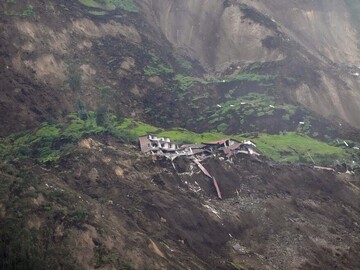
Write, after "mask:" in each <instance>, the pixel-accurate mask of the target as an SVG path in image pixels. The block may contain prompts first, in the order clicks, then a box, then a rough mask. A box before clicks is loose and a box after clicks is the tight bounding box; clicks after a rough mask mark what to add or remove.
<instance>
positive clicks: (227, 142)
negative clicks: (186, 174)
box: [139, 135, 261, 159]
mask: <svg viewBox="0 0 360 270" xmlns="http://www.w3.org/2000/svg"><path fill="white" fill-rule="evenodd" d="M139 142H140V148H141V151H142V152H144V153H149V154H151V155H158V156H166V157H169V158H171V159H174V158H176V157H178V156H197V157H198V158H199V157H202V158H205V157H207V156H210V155H214V154H225V156H226V157H228V158H230V157H232V156H234V155H236V154H238V153H242V154H249V155H255V156H259V155H261V153H260V151H259V150H258V149H257V148H256V145H255V144H254V143H253V142H251V141H243V142H239V141H237V140H234V139H230V138H226V139H221V140H218V141H213V142H203V143H201V144H196V143H195V144H183V145H181V146H179V145H177V144H176V143H173V142H171V141H170V139H169V138H163V137H157V136H154V135H144V136H141V137H139Z"/></svg>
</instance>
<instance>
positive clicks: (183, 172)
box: [2, 137, 360, 269]
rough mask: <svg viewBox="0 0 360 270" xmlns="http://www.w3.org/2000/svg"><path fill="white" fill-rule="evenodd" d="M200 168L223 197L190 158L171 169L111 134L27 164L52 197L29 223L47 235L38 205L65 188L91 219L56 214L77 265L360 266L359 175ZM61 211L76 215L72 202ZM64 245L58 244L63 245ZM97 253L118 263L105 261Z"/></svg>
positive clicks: (214, 161) (265, 166)
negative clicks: (45, 161) (54, 160)
mask: <svg viewBox="0 0 360 270" xmlns="http://www.w3.org/2000/svg"><path fill="white" fill-rule="evenodd" d="M203 164H204V166H205V167H206V168H207V169H208V170H209V171H210V173H211V174H213V175H214V176H215V177H216V179H217V180H218V182H219V186H220V189H221V191H222V194H223V197H224V199H223V200H221V201H219V200H218V199H216V192H215V189H214V187H213V185H212V182H211V181H210V180H209V179H208V178H207V177H206V176H204V175H203V174H202V173H201V172H200V170H199V169H198V168H197V167H195V166H194V165H193V164H192V163H191V162H190V161H189V160H187V159H184V158H182V159H177V160H175V161H174V166H173V165H172V164H171V162H170V161H167V160H161V159H160V160H159V159H154V158H152V157H150V156H143V155H142V154H140V153H139V152H138V149H137V147H133V146H124V145H121V144H119V143H117V142H116V141H114V140H113V139H112V138H110V137H109V138H106V139H105V140H103V139H100V140H99V138H93V139H86V140H83V141H82V142H81V143H80V144H79V146H78V147H76V148H75V149H73V150H71V151H70V152H69V153H68V154H67V155H66V156H65V157H64V158H62V159H61V161H60V162H59V163H58V164H54V165H53V166H50V167H48V168H46V169H45V168H41V167H38V166H33V165H31V167H30V166H29V165H30V164H29V165H28V166H25V167H23V168H22V169H24V170H28V172H29V173H30V172H32V173H35V174H36V175H37V176H38V177H39V179H40V180H39V183H38V184H37V185H36V186H34V187H33V188H35V190H36V192H38V194H40V195H41V194H46V195H45V196H43V197H42V198H40V197H39V196H40V195H39V196H38V197H37V198H38V199H37V200H36V203H34V204H31V209H32V210H31V212H36V213H38V214H37V218H35V217H32V218H31V219H30V220H31V223H29V224H31V227H32V228H35V229H36V230H37V231H39V233H40V232H43V230H44V229H45V228H46V226H47V222H46V219H44V218H43V214H41V211H40V212H39V209H41V208H43V207H44V206H45V205H49V203H50V202H51V201H52V200H53V198H52V197H51V196H50V195H49V191H52V190H54V189H57V190H59V189H61V190H63V192H64V194H69V196H72V195H71V194H74V195H75V194H76V197H74V198H73V199H72V203H71V204H72V205H73V206H76V205H82V207H83V208H85V209H87V211H89V213H90V215H91V216H90V218H89V219H88V220H85V221H80V223H78V225H76V227H72V226H70V227H69V225H70V224H69V223H67V219H66V218H65V219H64V218H61V216H59V217H58V218H57V217H54V218H55V223H56V224H57V229H56V230H54V236H53V237H56V235H58V234H60V235H61V234H63V233H64V231H65V233H66V234H67V235H71V236H72V237H74V238H73V239H74V243H72V244H71V246H72V248H71V249H72V250H73V252H72V257H73V258H74V260H75V261H76V265H78V267H79V268H81V267H84V268H85V269H93V268H94V267H95V266H96V265H97V267H101V268H102V269H112V268H113V267H115V266H119V265H122V264H123V263H124V262H127V263H129V264H131V266H132V267H134V268H135V269H140V268H141V267H144V266H146V267H148V269H239V267H242V268H240V269H330V268H338V269H357V268H359V267H360V265H359V261H358V257H359V250H360V249H359V247H360V238H359V231H360V227H359V224H360V214H359V213H360V199H359V198H360V197H359V193H360V189H359V187H360V179H359V177H355V176H350V175H347V174H344V173H333V172H327V171H321V170H315V169H313V168H311V167H309V166H305V165H304V166H303V165H298V166H292V165H279V164H273V163H271V162H269V161H267V160H258V159H252V158H251V157H249V156H246V155H245V156H238V157H236V158H234V160H233V163H229V162H228V161H222V160H219V159H218V158H210V159H208V160H206V161H205V162H203ZM18 166H19V165H18ZM3 176H4V177H9V176H8V174H3ZM6 192H9V193H8V194H9V195H8V196H11V194H13V192H15V191H14V190H9V191H6ZM50 194H53V193H50ZM18 196H20V198H22V197H23V196H24V195H20V194H18ZM44 198H45V199H44ZM59 198H61V197H59ZM3 204H4V205H5V211H2V212H5V214H4V215H5V216H4V215H3V218H7V216H6V213H7V212H8V211H6V209H7V208H6V207H7V205H6V202H3ZM50 205H52V207H55V205H54V204H50ZM56 205H57V204H56ZM62 207H63V209H65V211H69V212H70V210H66V209H70V207H72V206H70V205H69V204H67V203H65V204H64V205H63V206H62ZM2 209H3V207H2ZM37 209H38V210H37ZM63 211H64V210H63ZM29 226H30V225H29ZM79 228H80V229H79ZM48 237H49V236H48ZM59 239H62V238H59ZM59 241H60V242H55V243H54V245H55V246H59V245H61V244H63V242H62V241H65V240H59ZM99 252H100V253H99ZM99 254H100V255H101V254H102V256H105V255H106V256H110V257H111V256H112V257H111V258H114V259H111V260H110V259H109V260H105V259H104V258H103V257H101V258H103V259H102V260H100V261H99V256H100V255H99ZM236 267H238V268H236Z"/></svg>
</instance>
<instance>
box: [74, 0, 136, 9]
mask: <svg viewBox="0 0 360 270" xmlns="http://www.w3.org/2000/svg"><path fill="white" fill-rule="evenodd" d="M79 1H80V3H81V4H83V5H85V6H87V7H92V8H98V9H103V10H107V11H112V10H115V9H118V8H120V9H123V10H125V11H128V12H137V11H138V10H137V8H136V4H135V3H134V1H133V0H79Z"/></svg>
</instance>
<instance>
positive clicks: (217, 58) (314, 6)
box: [143, 0, 360, 69]
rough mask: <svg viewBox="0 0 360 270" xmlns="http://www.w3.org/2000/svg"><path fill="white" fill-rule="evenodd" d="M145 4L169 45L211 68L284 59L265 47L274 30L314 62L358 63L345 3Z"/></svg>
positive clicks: (170, 0)
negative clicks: (252, 12) (254, 13)
mask: <svg viewBox="0 0 360 270" xmlns="http://www.w3.org/2000/svg"><path fill="white" fill-rule="evenodd" d="M144 3H145V4H144V5H143V6H144V10H145V11H146V12H145V13H146V14H147V16H148V18H149V19H150V21H151V22H152V23H153V24H154V25H155V26H157V27H158V28H160V29H161V31H162V32H163V33H164V35H165V36H166V38H167V39H168V40H169V41H170V42H172V43H173V44H174V45H175V46H176V47H177V48H180V49H183V50H185V51H187V52H188V53H190V54H191V55H192V56H194V57H196V58H198V59H200V60H201V61H202V63H204V64H205V65H207V66H209V67H210V68H215V69H219V68H221V67H223V66H224V65H229V64H231V63H234V62H235V63H236V62H240V63H241V62H242V63H244V62H245V63H246V62H249V61H250V62H256V61H272V60H279V59H282V58H284V57H285V56H284V55H283V54H282V52H281V51H279V50H277V48H266V46H264V39H265V38H266V37H267V36H272V35H276V34H277V33H276V30H280V31H281V32H283V33H285V34H287V35H288V36H289V38H291V39H293V40H295V41H296V42H298V43H299V44H301V45H303V46H304V47H305V48H306V49H308V50H309V51H310V52H311V53H312V54H313V55H315V56H317V57H319V58H321V57H326V58H328V59H330V60H331V61H333V62H335V63H347V64H357V63H359V62H360V59H359V49H358V45H359V40H358V38H357V31H356V28H355V27H354V25H353V21H352V18H351V15H350V12H349V10H348V7H347V6H346V4H345V2H344V1H325V0H322V1H301V2H298V1H284V0H276V1H271V2H269V1H252V0H251V1H250V0H248V1H239V0H238V1H216V0H190V1H180V0H178V1H177V0H165V1H160V0H147V1H144ZM241 5H247V6H248V7H251V8H254V9H256V10H257V11H259V12H260V13H259V14H258V19H259V20H262V21H261V22H262V24H261V23H259V21H255V22H254V20H253V19H254V18H251V17H250V18H249V17H248V16H247V11H246V7H245V6H241ZM267 20H270V22H269V21H267Z"/></svg>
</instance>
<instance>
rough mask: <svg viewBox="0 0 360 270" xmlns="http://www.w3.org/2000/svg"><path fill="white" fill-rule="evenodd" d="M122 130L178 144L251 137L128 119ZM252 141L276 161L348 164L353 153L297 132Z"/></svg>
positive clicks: (266, 135) (265, 136) (263, 136)
mask: <svg viewBox="0 0 360 270" xmlns="http://www.w3.org/2000/svg"><path fill="white" fill-rule="evenodd" d="M119 128H123V129H126V130H128V131H129V132H131V133H134V134H136V135H137V136H140V135H145V134H154V135H157V136H161V137H169V138H170V139H171V140H173V141H175V142H178V143H201V142H209V141H216V140H219V139H223V138H229V137H231V138H233V139H236V140H239V141H242V140H244V139H245V138H246V137H247V136H245V135H241V134H239V135H226V134H224V133H222V132H204V133H196V132H192V131H189V130H186V129H181V128H174V129H171V130H164V129H161V128H157V127H154V126H151V125H148V124H145V123H142V122H139V121H134V120H131V119H126V120H125V121H124V122H123V123H122V124H121V125H119ZM220 130H221V127H220ZM251 140H252V141H254V142H255V143H256V144H257V146H258V148H259V150H260V151H262V152H263V153H264V154H265V155H266V156H267V157H269V158H271V159H273V160H275V161H283V162H287V161H288V162H306V163H312V162H313V160H314V162H315V163H316V164H331V163H333V162H335V160H339V161H344V160H350V158H351V154H350V153H349V152H348V151H347V150H346V149H344V148H341V147H336V146H332V145H329V144H327V143H325V142H322V141H319V140H315V139H313V138H310V137H308V136H303V135H300V134H297V133H295V132H288V133H284V134H280V135H269V134H259V135H258V136H257V137H256V138H251Z"/></svg>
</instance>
